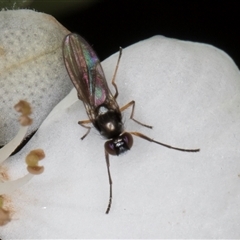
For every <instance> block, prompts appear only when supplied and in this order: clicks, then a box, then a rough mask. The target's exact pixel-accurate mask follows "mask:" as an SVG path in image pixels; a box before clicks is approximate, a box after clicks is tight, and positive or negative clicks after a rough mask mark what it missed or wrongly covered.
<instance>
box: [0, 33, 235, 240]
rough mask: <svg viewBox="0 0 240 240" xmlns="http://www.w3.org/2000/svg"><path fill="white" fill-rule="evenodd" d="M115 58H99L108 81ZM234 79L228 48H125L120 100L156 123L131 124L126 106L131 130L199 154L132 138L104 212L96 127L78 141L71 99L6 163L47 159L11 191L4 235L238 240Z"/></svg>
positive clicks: (76, 108) (177, 44) (76, 107)
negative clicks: (33, 155)
mask: <svg viewBox="0 0 240 240" xmlns="http://www.w3.org/2000/svg"><path fill="white" fill-rule="evenodd" d="M117 57H118V53H117V54H115V55H113V56H111V57H110V58H108V59H107V60H106V61H104V62H103V68H104V70H105V74H106V76H107V79H108V82H109V85H110V81H111V77H112V75H113V72H114V69H115V65H116V61H117ZM239 76H240V75H239V70H238V68H237V67H236V65H235V64H234V63H233V61H232V60H231V59H230V58H229V57H228V56H227V55H226V54H225V53H224V52H222V51H221V50H218V49H216V48H214V47H212V46H209V45H205V44H200V43H191V42H183V41H179V40H175V39H168V38H165V37H153V38H151V39H148V40H145V41H142V42H139V43H137V44H135V45H132V46H130V47H128V48H127V49H124V51H123V56H122V59H121V62H120V67H119V71H118V74H117V79H116V82H117V85H118V88H119V89H118V90H119V93H120V95H119V98H118V102H119V104H120V105H121V106H122V105H124V104H126V103H127V102H129V101H130V100H135V101H136V108H135V118H136V119H138V120H139V121H141V122H144V123H146V124H150V125H152V126H154V128H153V130H149V129H146V128H144V127H142V126H139V125H136V124H135V123H134V122H133V121H130V120H128V118H129V114H130V112H131V110H126V111H125V113H124V117H125V120H126V127H127V130H130V131H135V130H137V131H140V132H142V133H144V134H146V135H148V136H150V137H154V139H156V140H159V141H162V142H165V143H167V144H171V145H173V146H176V147H182V148H198V147H199V148H201V152H200V153H184V152H179V151H174V150H171V149H167V148H164V147H161V146H159V145H156V144H154V143H149V142H146V141H144V140H142V139H139V138H134V141H135V142H134V145H133V147H132V150H131V151H129V152H128V153H127V154H125V155H124V156H123V157H111V158H110V162H111V173H112V178H113V203H112V209H111V211H110V213H109V214H108V215H106V214H105V210H106V207H107V203H108V194H109V192H108V190H109V185H108V177H107V170H106V164H105V159H104V149H103V144H104V141H103V140H102V139H101V137H100V136H99V134H98V133H97V134H96V131H94V130H92V131H91V133H90V134H89V135H88V136H87V138H86V139H84V141H81V140H80V137H81V136H82V135H83V134H84V133H85V130H86V129H84V128H81V127H80V126H78V124H77V121H78V120H83V119H87V115H86V113H85V110H84V107H83V105H82V103H81V102H80V101H79V102H75V103H74V104H73V105H72V106H71V107H68V108H66V109H65V111H59V112H58V114H55V115H52V117H51V118H49V119H48V120H47V121H46V122H44V124H43V125H42V126H41V128H40V129H39V131H38V132H37V134H36V135H35V136H34V137H33V138H32V140H31V141H30V142H29V143H28V145H27V146H26V147H25V148H24V149H23V150H22V151H21V152H20V154H18V155H17V156H14V157H12V158H11V161H9V163H8V165H7V166H8V167H9V169H10V170H11V171H12V172H11V175H12V176H15V175H17V174H23V172H24V170H22V169H23V167H21V166H22V165H23V164H22V160H21V161H20V159H23V158H24V155H26V154H27V153H28V152H29V150H31V149H33V148H36V147H40V148H42V149H44V151H45V153H46V158H45V160H44V167H45V172H44V173H43V174H42V175H40V176H38V177H35V178H34V179H33V180H32V181H31V182H29V183H28V184H27V185H25V186H24V187H22V188H21V189H19V190H18V191H16V192H15V193H14V194H12V195H11V198H12V204H13V206H14V207H15V209H14V215H13V218H14V219H16V220H15V221H12V222H10V223H9V224H8V225H6V226H4V227H3V228H2V229H1V238H3V239H5V238H23V239H24V238H25V239H26V238H35V239H37V238H239V237H240V230H239V229H240V228H239V222H240V201H239V197H240V188H239V173H240V162H239V157H240V148H239V142H240V128H239V119H240V105H239V101H240V81H239V80H240V77H239ZM110 87H111V89H113V87H112V86H110ZM12 169H17V170H12ZM25 229H27V231H25Z"/></svg>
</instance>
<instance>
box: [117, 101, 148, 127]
mask: <svg viewBox="0 0 240 240" xmlns="http://www.w3.org/2000/svg"><path fill="white" fill-rule="evenodd" d="M129 107H132V112H131V116H130V119H132V120H133V121H134V122H136V123H138V124H140V125H142V126H144V127H147V128H153V127H152V126H149V125H146V124H144V123H141V122H139V121H138V120H136V119H135V118H133V115H134V109H135V101H131V102H129V103H127V104H126V105H124V106H123V107H121V108H120V111H121V112H123V111H124V110H126V109H127V108H129Z"/></svg>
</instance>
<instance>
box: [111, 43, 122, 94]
mask: <svg viewBox="0 0 240 240" xmlns="http://www.w3.org/2000/svg"><path fill="white" fill-rule="evenodd" d="M121 56H122V48H121V47H120V48H119V56H118V61H117V65H116V68H115V71H114V74H113V78H112V85H113V87H114V88H115V91H116V92H115V94H114V98H115V99H117V97H118V88H117V84H116V83H115V79H116V75H117V70H118V66H119V63H120V59H121Z"/></svg>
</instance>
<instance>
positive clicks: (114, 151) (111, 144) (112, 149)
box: [104, 140, 117, 155]
mask: <svg viewBox="0 0 240 240" xmlns="http://www.w3.org/2000/svg"><path fill="white" fill-rule="evenodd" d="M104 148H105V150H106V151H107V152H108V153H109V154H110V155H117V149H116V147H115V144H114V140H110V141H107V142H105V144H104Z"/></svg>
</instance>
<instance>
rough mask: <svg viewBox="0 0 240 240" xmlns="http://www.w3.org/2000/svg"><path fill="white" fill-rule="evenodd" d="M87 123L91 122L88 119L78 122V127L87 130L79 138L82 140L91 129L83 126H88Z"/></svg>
mask: <svg viewBox="0 0 240 240" xmlns="http://www.w3.org/2000/svg"><path fill="white" fill-rule="evenodd" d="M89 123H91V121H90V120H89V119H88V120H83V121H79V122H78V124H79V125H81V126H82V127H84V128H87V129H88V130H87V132H86V133H85V134H84V135H83V136H82V137H81V139H82V140H83V139H84V138H85V137H86V136H87V135H88V134H89V132H90V130H91V127H89V126H86V125H85V124H89Z"/></svg>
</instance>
